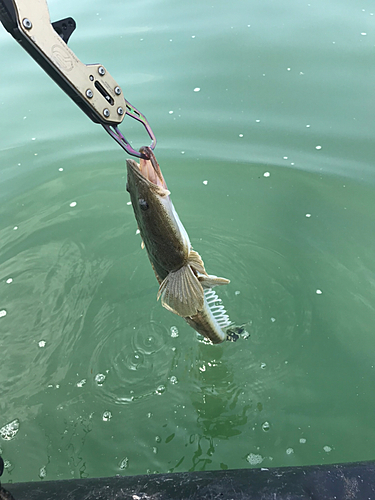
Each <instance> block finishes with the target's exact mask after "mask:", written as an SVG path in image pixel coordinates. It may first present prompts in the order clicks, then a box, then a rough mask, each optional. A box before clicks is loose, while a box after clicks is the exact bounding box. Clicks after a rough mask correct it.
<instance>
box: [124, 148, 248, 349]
mask: <svg viewBox="0 0 375 500" xmlns="http://www.w3.org/2000/svg"><path fill="white" fill-rule="evenodd" d="M140 152H141V153H142V156H143V158H142V157H141V158H140V163H139V164H138V163H137V162H136V161H134V160H131V159H130V160H127V161H126V164H127V171H128V176H127V186H126V189H127V191H128V192H129V193H130V198H131V203H132V206H133V210H134V214H135V218H136V220H137V223H138V228H139V232H140V234H141V237H142V240H143V244H144V246H145V247H146V250H147V254H148V257H149V260H150V262H151V266H152V268H153V270H154V272H155V275H156V279H157V280H158V282H159V285H160V286H159V291H158V294H157V299H158V300H159V299H161V303H162V305H163V306H164V307H165V308H166V309H168V310H169V311H171V312H173V313H175V314H178V315H179V316H182V317H183V318H184V319H185V320H186V321H187V323H188V324H189V325H190V326H191V327H193V328H194V330H196V331H197V332H199V333H200V334H201V335H203V336H204V337H206V338H207V339H209V340H210V341H211V342H212V343H214V344H218V343H220V342H223V341H224V340H226V339H227V337H228V335H229V337H231V339H232V340H236V338H238V335H237V334H236V333H235V332H234V331H232V332H228V330H229V328H230V327H231V326H232V323H231V321H230V319H229V317H228V315H227V313H226V311H225V309H224V306H223V305H222V303H221V300H220V299H219V297H218V296H217V294H216V293H215V291H214V290H212V288H213V287H214V286H217V285H226V284H227V283H229V280H228V279H226V278H219V277H218V276H214V275H209V274H207V272H206V270H205V267H204V264H203V261H202V258H201V256H200V255H199V254H198V253H197V252H196V251H195V250H193V248H192V245H191V243H190V239H189V236H188V234H187V232H186V230H185V228H184V226H183V225H182V223H181V221H180V218H179V216H178V215H177V212H176V210H175V208H174V206H173V203H172V200H171V198H170V191H169V190H168V188H167V184H166V182H165V180H164V177H163V174H162V173H161V170H160V167H159V164H158V162H157V161H156V158H155V155H154V153H153V152H152V150H151V148H149V147H144V148H141V149H140Z"/></svg>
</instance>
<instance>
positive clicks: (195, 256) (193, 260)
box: [188, 250, 207, 275]
mask: <svg viewBox="0 0 375 500" xmlns="http://www.w3.org/2000/svg"><path fill="white" fill-rule="evenodd" d="M188 263H189V264H190V265H191V267H192V268H193V269H194V271H196V272H197V273H199V274H205V275H207V273H206V270H205V268H204V264H203V260H202V257H201V256H200V255H199V253H198V252H196V251H195V250H190V253H189V257H188Z"/></svg>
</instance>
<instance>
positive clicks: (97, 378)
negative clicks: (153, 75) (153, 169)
mask: <svg viewBox="0 0 375 500" xmlns="http://www.w3.org/2000/svg"><path fill="white" fill-rule="evenodd" d="M104 380H105V375H104V374H103V373H98V374H97V375H95V382H96V383H97V384H98V385H102V384H103V382H104Z"/></svg>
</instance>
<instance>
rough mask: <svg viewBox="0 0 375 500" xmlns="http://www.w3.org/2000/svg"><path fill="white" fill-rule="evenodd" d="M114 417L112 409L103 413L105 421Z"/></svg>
mask: <svg viewBox="0 0 375 500" xmlns="http://www.w3.org/2000/svg"><path fill="white" fill-rule="evenodd" d="M111 418H112V413H111V412H110V411H108V410H107V411H105V412H104V413H103V422H109V421H110V420H111Z"/></svg>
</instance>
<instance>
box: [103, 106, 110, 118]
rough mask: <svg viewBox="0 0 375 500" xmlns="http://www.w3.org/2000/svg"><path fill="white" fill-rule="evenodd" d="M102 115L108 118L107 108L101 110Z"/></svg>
mask: <svg viewBox="0 0 375 500" xmlns="http://www.w3.org/2000/svg"><path fill="white" fill-rule="evenodd" d="M103 115H104V116H105V117H106V118H108V117H109V109H108V108H105V109H104V110H103Z"/></svg>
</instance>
